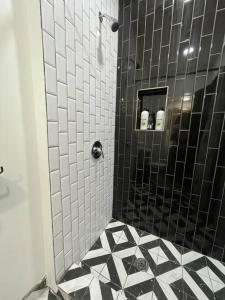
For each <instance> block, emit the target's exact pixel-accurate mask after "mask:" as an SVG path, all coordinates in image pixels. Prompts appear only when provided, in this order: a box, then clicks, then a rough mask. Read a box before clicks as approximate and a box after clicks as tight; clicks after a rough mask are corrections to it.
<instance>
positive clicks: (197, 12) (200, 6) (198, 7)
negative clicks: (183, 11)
mask: <svg viewBox="0 0 225 300" xmlns="http://www.w3.org/2000/svg"><path fill="white" fill-rule="evenodd" d="M204 8H205V0H198V1H195V7H194V17H198V16H201V15H203V13H204Z"/></svg>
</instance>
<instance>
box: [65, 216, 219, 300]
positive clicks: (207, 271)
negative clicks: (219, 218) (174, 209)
mask: <svg viewBox="0 0 225 300" xmlns="http://www.w3.org/2000/svg"><path fill="white" fill-rule="evenodd" d="M138 258H144V259H145V260H146V261H147V268H146V270H145V271H139V270H138V268H137V264H136V261H137V259H138ZM59 287H60V288H61V289H62V290H63V291H65V292H66V293H67V294H68V295H69V297H70V299H94V300H101V299H106V300H110V299H117V300H124V299H140V300H144V299H146V300H166V299H171V300H176V299H182V300H194V299H200V300H207V299H210V300H211V299H213V300H223V299H225V266H224V265H223V264H222V263H220V262H219V261H217V260H215V259H212V258H210V257H206V256H204V255H202V254H200V253H197V252H194V251H191V250H188V249H186V248H183V247H180V246H177V245H175V244H172V243H171V242H169V241H166V240H164V239H161V238H158V237H157V236H154V235H152V234H149V233H146V232H143V231H140V230H138V229H135V228H134V227H132V226H129V225H126V224H124V223H122V222H119V221H117V220H112V221H111V222H110V223H109V225H108V226H107V227H106V229H105V231H104V232H103V233H102V234H101V236H100V238H99V239H98V240H97V241H96V243H95V244H94V245H93V247H92V248H91V249H90V251H89V252H88V253H87V254H86V256H85V257H84V259H83V260H82V261H81V263H80V264H79V265H73V266H72V267H71V268H70V270H69V271H68V272H67V273H66V274H65V276H64V278H63V280H62V282H61V283H60V284H59Z"/></svg>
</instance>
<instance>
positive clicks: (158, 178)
mask: <svg viewBox="0 0 225 300" xmlns="http://www.w3.org/2000/svg"><path fill="white" fill-rule="evenodd" d="M216 6H217V1H211V0H198V1H194V0H191V1H180V0H174V1H172V0H164V1H163V0H160V1H155V0H142V1H138V0H127V1H121V2H120V8H119V19H120V20H119V21H120V24H121V26H120V30H119V37H118V43H119V45H118V57H119V59H118V67H119V68H118V70H117V87H118V89H117V105H116V110H117V113H116V114H117V117H116V130H115V137H116V140H115V172H114V191H115V192H114V202H115V203H114V205H113V209H114V215H115V216H119V217H120V218H121V220H122V219H123V218H124V219H126V220H128V221H129V222H130V223H133V224H136V226H139V227H141V226H142V227H143V228H147V229H148V230H150V231H151V232H152V233H155V234H157V235H159V236H162V237H165V236H167V237H169V238H170V239H171V240H174V241H177V243H179V244H180V245H184V244H185V245H186V246H187V247H191V248H192V249H195V250H198V251H202V252H203V253H207V254H210V255H212V256H214V257H218V258H220V259H223V260H224V261H225V255H224V254H223V253H222V252H223V249H224V244H222V243H221V241H223V237H222V230H221V228H222V226H223V224H224V223H223V218H222V217H225V208H224V207H225V205H224V202H225V198H223V197H224V195H223V194H224V191H223V187H224V182H225V172H224V167H225V159H224V157H225V155H224V147H225V137H224V132H225V123H224V114H225V101H224V98H225V47H224V46H223V39H224V34H225V27H224V26H223V20H224V19H225V10H224V9H223V8H224V7H225V2H224V0H218V10H217V11H216ZM214 24H215V29H214ZM188 51H189V53H188ZM221 60H222V61H221ZM220 62H221V64H220ZM165 85H168V95H169V97H168V100H167V112H166V116H167V118H166V127H165V129H166V130H165V131H164V132H162V133H161V132H160V133H158V132H147V133H146V134H145V133H144V132H138V131H134V128H135V124H136V115H137V114H136V111H135V110H136V106H137V110H138V117H137V124H140V113H141V106H140V105H136V104H137V103H136V91H137V90H138V89H141V88H149V87H156V86H165ZM121 98H124V99H125V101H124V103H123V104H122V105H121V103H120V101H121ZM222 131H223V133H222ZM128 179H129V180H128ZM220 204H221V209H219V207H220ZM213 207H215V209H213ZM218 220H219V223H218V224H220V227H217V225H218V224H217V221H218ZM214 238H215V242H214ZM185 291H186V292H187V289H186V290H185ZM182 293H184V292H182ZM186 294H187V295H189V296H190V297H191V295H190V294H188V293H186ZM130 295H131V294H130ZM132 297H135V296H134V295H133V296H132ZM182 297H183V295H182ZM215 297H216V296H215ZM217 298H218V297H217ZM162 299H163V298H162ZM185 299H186V298H185Z"/></svg>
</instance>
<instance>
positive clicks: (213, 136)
mask: <svg viewBox="0 0 225 300" xmlns="http://www.w3.org/2000/svg"><path fill="white" fill-rule="evenodd" d="M223 119H224V114H222V113H214V114H213V119H212V126H211V133H210V138H209V147H212V148H218V147H219V142H220V134H221V131H222V126H223Z"/></svg>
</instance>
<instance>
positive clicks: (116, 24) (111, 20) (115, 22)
mask: <svg viewBox="0 0 225 300" xmlns="http://www.w3.org/2000/svg"><path fill="white" fill-rule="evenodd" d="M103 18H106V20H107V21H108V22H109V24H110V27H111V30H112V32H116V31H117V30H118V29H119V22H118V20H117V19H116V18H113V17H111V16H108V15H106V14H102V13H101V12H99V20H100V22H101V23H102V22H103Z"/></svg>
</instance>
